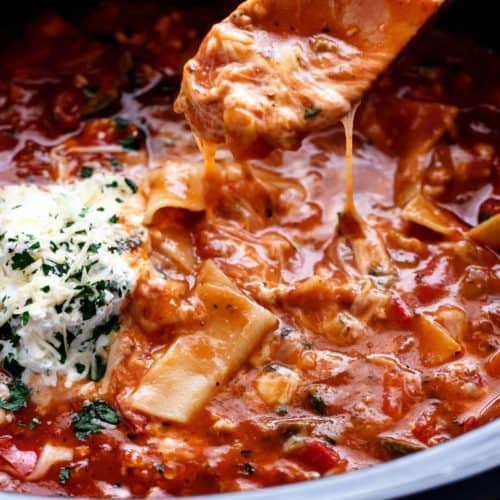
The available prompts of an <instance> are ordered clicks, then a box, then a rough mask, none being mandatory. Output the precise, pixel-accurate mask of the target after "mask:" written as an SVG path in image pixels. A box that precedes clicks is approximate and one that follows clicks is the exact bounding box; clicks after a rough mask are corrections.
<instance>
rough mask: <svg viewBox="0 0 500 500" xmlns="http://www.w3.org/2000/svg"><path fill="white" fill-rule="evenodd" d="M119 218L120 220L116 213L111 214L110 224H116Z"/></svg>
mask: <svg viewBox="0 0 500 500" xmlns="http://www.w3.org/2000/svg"><path fill="white" fill-rule="evenodd" d="M119 220H120V219H119V217H118V215H116V214H113V215H112V216H111V217H110V218H109V222H111V224H116V223H117V222H118V221H119Z"/></svg>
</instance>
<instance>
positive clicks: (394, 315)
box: [389, 291, 413, 325]
mask: <svg viewBox="0 0 500 500" xmlns="http://www.w3.org/2000/svg"><path fill="white" fill-rule="evenodd" d="M389 317H390V318H391V319H393V320H394V321H396V322H397V323H399V324H402V325H405V324H408V323H409V322H410V321H411V320H412V319H413V312H412V310H411V309H410V308H409V307H408V305H407V304H406V302H405V301H404V300H403V298H402V297H401V295H400V294H399V293H398V292H394V291H393V292H392V294H391V301H390V303H389Z"/></svg>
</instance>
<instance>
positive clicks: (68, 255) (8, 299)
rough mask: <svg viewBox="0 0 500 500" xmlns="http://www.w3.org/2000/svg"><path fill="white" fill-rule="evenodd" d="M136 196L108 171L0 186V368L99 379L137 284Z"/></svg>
mask: <svg viewBox="0 0 500 500" xmlns="http://www.w3.org/2000/svg"><path fill="white" fill-rule="evenodd" d="M136 190H137V188H136V186H135V184H134V183H133V181H131V180H130V179H127V178H124V177H122V176H118V175H115V174H111V173H95V174H94V175H92V176H91V177H89V178H85V179H82V180H77V181H75V182H73V183H72V184H56V185H50V186H36V185H31V184H20V185H7V186H4V187H1V188H0V365H1V364H3V365H4V367H6V368H7V369H8V370H9V367H10V371H11V372H12V371H19V372H21V371H23V379H24V380H25V381H27V380H28V379H29V377H30V375H31V374H33V373H36V374H39V375H40V376H41V377H42V379H43V381H44V382H45V383H46V384H50V385H54V384H55V383H56V381H57V379H58V377H59V376H63V377H64V379H65V383H66V385H71V384H72V383H73V382H74V381H76V380H79V379H83V378H87V377H88V378H89V379H91V380H98V379H99V378H100V377H102V375H103V373H104V371H105V366H106V365H105V362H106V358H107V347H108V345H109V344H110V340H111V337H112V333H113V332H114V331H116V330H117V329H118V328H119V313H120V308H121V305H122V302H123V300H124V298H125V297H126V295H127V294H128V293H130V291H131V290H132V289H133V287H134V285H135V280H136V272H135V270H134V268H133V266H132V265H131V262H130V258H129V256H127V253H128V252H129V250H130V249H131V248H134V247H135V246H137V245H140V242H141V238H142V234H143V229H142V227H141V225H140V223H138V222H137V221H138V220H140V219H138V218H137V217H135V218H134V217H128V218H126V220H125V217H124V216H123V215H122V214H124V213H126V207H127V205H132V206H133V205H134V203H133V198H134V196H135V194H134V193H135V192H136ZM131 221H132V222H131ZM133 221H135V222H133Z"/></svg>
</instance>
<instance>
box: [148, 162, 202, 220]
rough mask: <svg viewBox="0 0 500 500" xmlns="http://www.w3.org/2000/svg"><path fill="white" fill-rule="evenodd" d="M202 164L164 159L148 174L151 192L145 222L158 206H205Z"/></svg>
mask: <svg viewBox="0 0 500 500" xmlns="http://www.w3.org/2000/svg"><path fill="white" fill-rule="evenodd" d="M204 178H205V167H204V165H203V163H195V162H171V161H169V162H166V163H165V164H164V165H163V166H162V167H160V168H157V169H155V170H152V171H151V173H150V174H149V187H150V193H149V197H148V203H147V207H146V213H145V215H144V223H145V224H151V222H152V220H153V217H154V215H155V213H156V212H157V211H158V210H160V209H161V208H166V207H174V208H185V209H186V210H190V211H193V212H198V211H201V210H204V209H205V190H204Z"/></svg>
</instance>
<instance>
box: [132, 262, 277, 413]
mask: <svg viewBox="0 0 500 500" xmlns="http://www.w3.org/2000/svg"><path fill="white" fill-rule="evenodd" d="M195 294H196V296H197V297H198V298H199V299H200V301H201V302H202V303H203V304H204V306H205V308H206V310H207V311H208V312H209V314H208V317H207V318H206V321H205V323H204V325H203V326H202V328H201V329H200V330H198V331H196V332H194V333H192V334H188V335H184V336H181V337H179V338H178V339H177V340H176V341H175V342H174V343H173V345H172V346H171V347H170V348H169V349H168V350H167V351H166V352H165V353H164V354H163V355H161V356H160V358H159V359H158V360H157V361H155V362H154V363H153V365H152V367H151V368H150V370H149V371H148V372H147V373H146V375H145V376H144V378H143V379H142V381H141V382H140V384H139V387H138V388H137V390H136V391H135V392H134V393H133V395H132V397H131V405H132V407H133V408H135V409H136V410H139V411H142V412H144V413H147V414H149V415H152V416H155V417H160V418H162V419H165V420H170V421H174V422H182V423H186V422H188V421H189V420H190V419H191V417H192V416H193V415H194V414H195V413H196V412H197V411H198V410H199V409H201V408H202V406H203V405H204V404H205V403H206V401H207V400H208V399H209V398H210V397H211V396H212V395H213V393H214V392H215V390H216V388H217V387H218V386H220V385H221V384H223V383H224V381H226V380H227V378H228V377H229V376H230V375H231V374H232V373H234V372H235V371H236V370H237V369H238V368H239V367H240V366H241V365H242V364H243V363H244V362H245V360H246V359H247V358H248V356H249V355H250V354H251V352H252V351H253V350H254V349H255V347H256V346H257V344H258V342H259V341H260V339H261V338H262V336H263V335H264V334H265V333H267V332H269V331H271V330H272V329H273V328H275V327H276V325H277V320H276V318H275V317H274V315H273V314H272V313H270V312H269V311H267V310H266V309H264V308H263V307H261V306H259V305H258V304H256V303H254V302H252V301H251V300H249V299H248V298H247V297H245V296H244V295H243V294H242V293H241V292H239V291H238V289H237V288H236V287H235V285H234V284H233V283H232V282H231V281H230V280H229V279H228V278H227V277H226V276H225V275H224V274H223V273H222V271H220V270H219V269H218V268H217V267H216V265H215V264H214V263H213V262H211V261H207V262H206V263H205V264H204V265H203V268H202V269H201V271H200V275H199V279H198V284H197V286H196V289H195Z"/></svg>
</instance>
